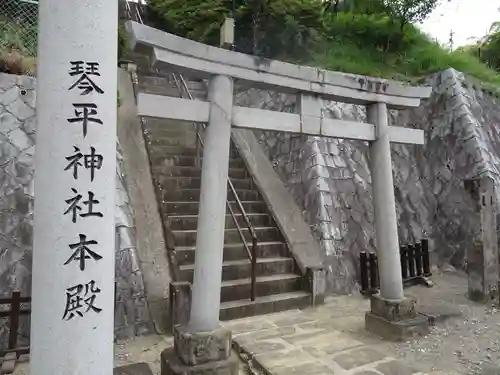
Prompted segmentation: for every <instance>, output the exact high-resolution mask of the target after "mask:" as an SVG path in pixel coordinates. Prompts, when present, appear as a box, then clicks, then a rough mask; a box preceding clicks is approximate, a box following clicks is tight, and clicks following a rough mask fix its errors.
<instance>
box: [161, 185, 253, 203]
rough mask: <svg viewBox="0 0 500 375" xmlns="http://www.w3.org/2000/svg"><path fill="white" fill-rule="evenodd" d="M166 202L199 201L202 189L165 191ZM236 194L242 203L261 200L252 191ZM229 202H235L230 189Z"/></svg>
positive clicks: (239, 190)
mask: <svg viewBox="0 0 500 375" xmlns="http://www.w3.org/2000/svg"><path fill="white" fill-rule="evenodd" d="M161 194H162V200H163V201H164V202H185V201H198V200H199V199H200V188H178V189H175V190H163V191H162V192H161ZM236 194H237V196H238V198H239V199H240V200H241V201H255V200H259V199H260V193H259V192H258V191H257V190H251V189H236ZM227 199H228V200H230V201H231V200H235V199H234V196H233V193H232V191H231V190H230V189H229V188H228V192H227Z"/></svg>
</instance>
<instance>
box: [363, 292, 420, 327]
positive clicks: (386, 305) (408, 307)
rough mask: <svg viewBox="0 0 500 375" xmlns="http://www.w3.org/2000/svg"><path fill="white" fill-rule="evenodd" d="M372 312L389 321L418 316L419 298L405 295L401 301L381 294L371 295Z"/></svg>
mask: <svg viewBox="0 0 500 375" xmlns="http://www.w3.org/2000/svg"><path fill="white" fill-rule="evenodd" d="M370 302H371V305H370V306H371V312H372V313H373V314H374V315H377V316H380V317H382V318H384V319H386V320H389V321H399V320H405V319H408V318H414V317H416V316H417V310H416V306H417V300H416V298H414V297H405V298H404V299H403V300H401V301H391V300H387V299H384V298H382V297H381V296H380V294H375V295H372V296H371V301H370Z"/></svg>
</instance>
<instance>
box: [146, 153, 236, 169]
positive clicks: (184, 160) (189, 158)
mask: <svg viewBox="0 0 500 375" xmlns="http://www.w3.org/2000/svg"><path fill="white" fill-rule="evenodd" d="M157 160H158V161H159V162H162V161H165V160H168V161H169V162H171V165H177V166H179V167H197V165H196V162H197V157H196V155H161V156H158V159H153V158H151V163H155V162H156V161H157ZM202 165H203V158H200V166H202ZM229 168H245V162H244V161H243V160H242V159H240V158H231V159H229Z"/></svg>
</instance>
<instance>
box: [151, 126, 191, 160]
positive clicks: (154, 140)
mask: <svg viewBox="0 0 500 375" xmlns="http://www.w3.org/2000/svg"><path fill="white" fill-rule="evenodd" d="M195 134H196V133H194V132H192V134H191V133H190V132H188V131H187V132H185V133H184V134H183V135H179V136H176V137H158V136H155V135H153V136H151V137H148V138H150V139H148V143H149V152H150V154H163V151H164V147H168V146H180V147H196V137H195ZM191 135H192V136H191ZM155 156H156V155H155Z"/></svg>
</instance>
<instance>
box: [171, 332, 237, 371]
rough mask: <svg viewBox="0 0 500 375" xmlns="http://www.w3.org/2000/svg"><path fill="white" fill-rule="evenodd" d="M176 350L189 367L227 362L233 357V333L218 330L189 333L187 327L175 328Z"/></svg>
mask: <svg viewBox="0 0 500 375" xmlns="http://www.w3.org/2000/svg"><path fill="white" fill-rule="evenodd" d="M174 348H175V353H176V354H177V356H178V357H179V359H180V360H181V361H182V363H184V364H185V365H188V366H197V365H202V364H204V363H208V362H217V361H224V360H227V359H228V358H229V357H230V355H231V331H230V330H228V329H226V328H222V327H219V328H216V329H215V330H213V331H208V332H189V331H188V330H187V326H185V325H180V326H176V327H175V328H174Z"/></svg>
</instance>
